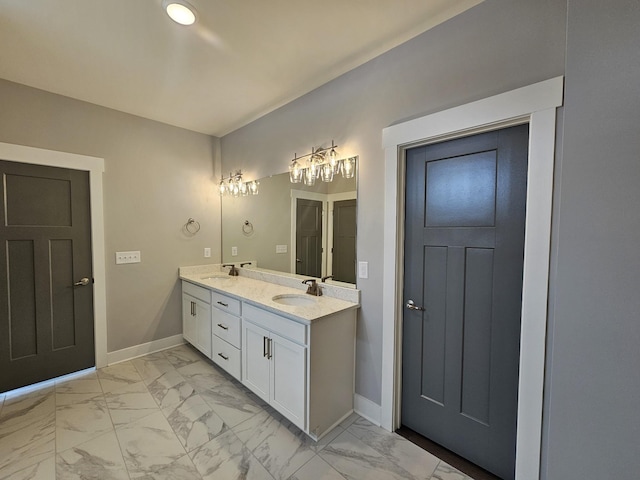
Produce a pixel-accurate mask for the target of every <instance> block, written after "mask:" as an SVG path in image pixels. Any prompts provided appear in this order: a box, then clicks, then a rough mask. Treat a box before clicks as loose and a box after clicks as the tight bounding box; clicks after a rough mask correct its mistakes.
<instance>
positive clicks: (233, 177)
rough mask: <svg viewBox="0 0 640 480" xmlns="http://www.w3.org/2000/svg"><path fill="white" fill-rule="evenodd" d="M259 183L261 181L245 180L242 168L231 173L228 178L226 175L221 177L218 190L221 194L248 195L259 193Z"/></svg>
mask: <svg viewBox="0 0 640 480" xmlns="http://www.w3.org/2000/svg"><path fill="white" fill-rule="evenodd" d="M259 185H260V182H258V181H257V180H251V181H244V180H243V178H242V170H237V171H236V173H229V176H228V177H226V178H225V177H224V176H223V177H222V178H220V183H219V184H218V192H219V193H220V195H221V196H224V195H230V196H232V197H240V196H242V197H246V196H247V195H257V194H258V186H259Z"/></svg>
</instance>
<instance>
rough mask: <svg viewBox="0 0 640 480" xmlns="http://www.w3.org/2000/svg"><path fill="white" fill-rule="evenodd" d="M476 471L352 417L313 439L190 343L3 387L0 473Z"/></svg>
mask: <svg viewBox="0 0 640 480" xmlns="http://www.w3.org/2000/svg"><path fill="white" fill-rule="evenodd" d="M245 478H246V479H251V480H253V479H255V480H261V479H265V480H280V479H292V480H344V479H348V480H352V479H364V478H366V479H367V480H386V479H390V480H392V479H393V480H401V479H410V480H414V479H421V480H429V479H431V480H471V479H470V477H468V476H466V475H464V474H462V473H461V472H459V471H457V470H456V469H454V468H453V467H451V466H450V465H448V464H447V463H445V462H444V461H441V460H440V459H438V458H437V457H435V456H433V455H432V454H430V453H428V452H426V451H424V450H422V449H421V448H419V447H417V446H416V445H414V444H413V443H411V442H409V441H408V440H406V439H404V438H402V437H400V436H399V435H397V434H395V433H389V432H386V431H385V430H383V429H381V428H379V427H376V426H375V425H373V424H371V423H370V422H368V421H367V420H365V419H363V418H361V417H359V416H358V415H356V414H353V415H351V416H350V417H349V418H348V419H346V420H345V421H344V422H342V424H341V425H340V426H339V427H337V428H335V429H334V430H333V431H332V432H331V433H330V434H329V435H327V436H326V437H324V438H322V439H321V440H320V441H319V442H314V441H312V440H311V439H310V438H308V437H307V436H306V435H305V434H304V433H302V432H301V431H300V430H299V429H298V428H297V427H295V426H293V425H291V423H290V422H288V421H287V420H286V419H284V418H283V417H282V416H280V415H279V414H278V413H277V412H275V411H274V410H273V409H271V408H270V407H269V406H268V405H266V404H265V403H264V402H263V401H262V400H260V399H259V398H258V397H257V396H255V395H254V394H253V393H252V392H250V391H249V390H247V389H246V388H245V387H244V386H242V385H241V384H240V383H239V382H237V381H236V380H234V379H232V378H231V377H229V376H228V375H226V374H225V373H223V372H222V371H221V370H219V369H218V368H217V367H215V366H214V365H213V364H212V363H211V362H210V361H209V360H208V359H206V358H205V357H203V356H202V355H200V353H199V352H197V351H196V350H195V349H192V348H191V347H190V346H188V345H181V346H179V347H175V348H172V349H169V350H165V351H162V352H157V353H153V354H150V355H147V356H145V357H141V358H137V359H134V360H131V361H127V362H123V363H119V364H116V365H112V366H109V367H106V368H103V369H100V370H97V371H90V372H89V373H86V374H83V375H81V376H77V377H74V378H73V379H70V380H69V379H68V380H64V381H63V380H59V381H55V382H50V383H49V384H48V385H47V386H45V387H44V388H41V389H39V390H35V391H32V392H29V393H25V394H20V395H18V394H11V393H8V394H6V395H2V394H0V480H54V479H56V480H67V479H69V480H75V479H78V480H80V479H82V480H89V479H95V480H121V479H122V480H125V479H126V480H129V479H145V480H164V479H166V480H169V479H171V480H183V479H184V480H192V479H193V480H217V479H221V480H233V479H245Z"/></svg>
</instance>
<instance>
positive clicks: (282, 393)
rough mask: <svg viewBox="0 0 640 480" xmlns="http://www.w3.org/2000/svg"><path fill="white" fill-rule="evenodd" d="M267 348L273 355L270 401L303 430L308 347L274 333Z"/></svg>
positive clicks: (304, 426)
mask: <svg viewBox="0 0 640 480" xmlns="http://www.w3.org/2000/svg"><path fill="white" fill-rule="evenodd" d="M268 352H269V353H270V354H271V357H272V358H271V398H270V400H269V403H270V404H271V406H273V408H275V409H276V410H278V411H279V412H280V413H281V414H283V415H284V416H285V417H287V418H288V419H289V420H291V422H293V423H294V424H295V425H296V426H298V427H299V428H300V429H302V430H304V429H305V428H306V425H305V424H306V421H305V420H306V408H305V407H306V404H307V402H306V392H307V384H306V377H307V376H306V373H307V349H306V348H305V347H303V346H302V345H298V344H297V343H293V342H292V341H290V340H287V339H286V338H282V337H280V336H278V335H276V334H275V333H271V341H270V345H269V348H268ZM327 388H328V387H327Z"/></svg>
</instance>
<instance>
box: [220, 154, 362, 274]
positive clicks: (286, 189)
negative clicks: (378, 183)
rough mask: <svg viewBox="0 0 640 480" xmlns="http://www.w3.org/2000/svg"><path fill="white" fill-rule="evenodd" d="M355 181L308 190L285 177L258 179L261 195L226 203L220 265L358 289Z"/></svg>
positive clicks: (340, 180) (339, 179)
mask: <svg viewBox="0 0 640 480" xmlns="http://www.w3.org/2000/svg"><path fill="white" fill-rule="evenodd" d="M356 165H357V162H356ZM356 170H357V167H356ZM356 178H357V172H356V175H355V176H354V177H353V178H348V179H346V178H342V176H335V177H334V179H333V181H332V182H326V183H325V182H322V181H317V182H316V184H315V185H313V186H307V185H304V184H301V183H297V184H292V183H291V182H290V180H289V173H282V174H279V175H273V176H271V177H265V178H261V179H259V182H260V193H259V194H258V195H255V196H247V197H242V196H241V197H229V196H225V197H222V202H221V203H222V261H223V262H241V261H255V262H256V263H257V267H258V268H262V269H267V270H275V271H278V272H284V273H289V274H297V275H302V276H305V277H316V278H321V277H325V276H329V275H331V276H333V280H329V282H334V283H340V284H343V283H344V284H350V285H355V283H356V258H357V255H356V224H357V183H356ZM246 222H249V224H250V225H251V227H252V228H248V226H247V224H246Z"/></svg>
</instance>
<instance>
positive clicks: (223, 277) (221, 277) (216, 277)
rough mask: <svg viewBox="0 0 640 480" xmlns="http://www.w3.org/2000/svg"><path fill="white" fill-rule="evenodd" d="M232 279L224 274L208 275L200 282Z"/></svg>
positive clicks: (201, 278)
mask: <svg viewBox="0 0 640 480" xmlns="http://www.w3.org/2000/svg"><path fill="white" fill-rule="evenodd" d="M231 278H232V277H230V276H229V275H225V274H224V273H221V274H218V275H215V274H214V275H208V276H206V277H200V280H217V281H221V280H230V279H231Z"/></svg>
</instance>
